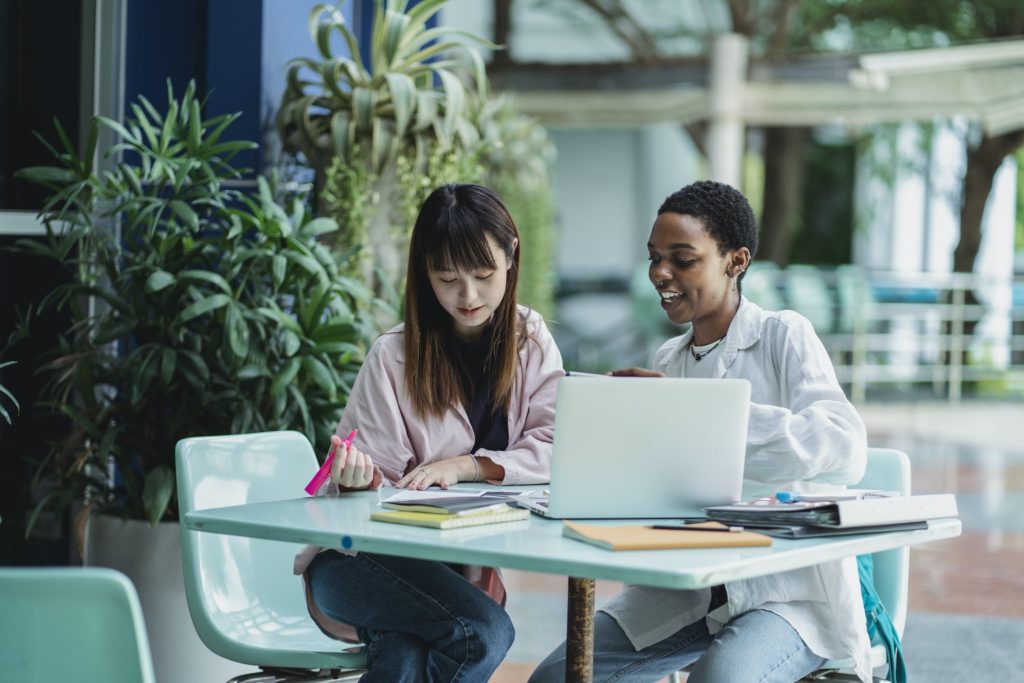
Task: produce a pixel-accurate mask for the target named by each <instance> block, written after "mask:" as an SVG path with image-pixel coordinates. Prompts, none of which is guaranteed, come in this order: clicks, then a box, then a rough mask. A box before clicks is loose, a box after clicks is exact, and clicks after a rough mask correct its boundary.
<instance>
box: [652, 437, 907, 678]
mask: <svg viewBox="0 0 1024 683" xmlns="http://www.w3.org/2000/svg"><path fill="white" fill-rule="evenodd" d="M851 488H859V489H881V490H885V491H899V492H900V494H902V495H904V496H909V495H910V458H908V457H907V454H906V453H904V452H902V451H897V450H895V449H892V448H869V449H868V462H867V468H866V469H865V470H864V476H863V477H862V478H861V480H860V481H859V482H858V483H857V484H855V485H854V486H852V487H851ZM871 559H872V560H873V562H874V580H875V590H877V591H878V597H880V598H881V600H882V605H884V606H885V609H886V611H888V612H889V615H890V616H891V617H892V621H893V625H894V626H895V627H896V632H897V633H898V634H899V635H900V637H901V638H902V637H903V627H904V626H905V625H906V623H907V592H908V588H909V577H910V548H909V547H908V546H904V547H902V548H896V549H894V550H885V551H883V552H879V553H873V554H872V555H871ZM871 665H872V667H873V668H874V669H876V670H877V669H879V668H880V667H883V666H886V665H888V662H887V661H886V654H885V648H884V647H883V646H881V645H876V644H872V647H871ZM852 672H853V660H832V661H828V662H825V664H824V665H823V666H822V667H821V668H820V669H818V670H817V671H815V672H814V673H812V674H811V675H810V676H808V677H807V678H805V679H804V680H815V681H821V680H852V679H850V678H848V677H845V676H849V675H850V674H852ZM836 673H838V674H840V675H841V676H844V677H843V678H841V679H839V678H835V679H833V678H832V675H833V674H836ZM669 679H670V680H671V681H672V683H678V681H679V680H680V679H679V675H678V674H672V676H670V677H669ZM875 680H876V681H879V680H881V681H884V680H885V679H878V678H876V679H875Z"/></svg>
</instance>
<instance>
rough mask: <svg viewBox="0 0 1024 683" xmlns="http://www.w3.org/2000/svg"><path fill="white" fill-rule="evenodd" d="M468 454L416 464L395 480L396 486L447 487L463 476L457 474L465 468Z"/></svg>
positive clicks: (412, 487)
mask: <svg viewBox="0 0 1024 683" xmlns="http://www.w3.org/2000/svg"><path fill="white" fill-rule="evenodd" d="M467 457H468V456H464V455H459V456H455V457H454V458H445V459H444V460H434V461H431V462H428V463H424V464H422V465H417V466H416V467H414V468H413V469H412V470H411V471H410V472H409V473H408V474H406V475H405V476H404V477H402V478H401V479H399V480H398V481H396V482H395V486H397V487H398V488H409V489H413V490H416V491H422V490H423V489H425V488H427V487H429V486H434V485H437V486H440V487H441V488H443V489H446V488H448V486H449V485H450V484H457V483H459V481H461V479H462V478H463V477H460V476H459V475H460V474H461V473H462V472H463V470H464V469H465V463H464V462H463V461H464V460H466V458H467Z"/></svg>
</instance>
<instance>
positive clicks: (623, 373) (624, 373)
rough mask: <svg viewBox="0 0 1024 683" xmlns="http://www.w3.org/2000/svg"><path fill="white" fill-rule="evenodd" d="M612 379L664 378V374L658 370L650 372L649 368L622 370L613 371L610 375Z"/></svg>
mask: <svg viewBox="0 0 1024 683" xmlns="http://www.w3.org/2000/svg"><path fill="white" fill-rule="evenodd" d="M608 374H610V375H611V376H612V377H664V376H665V373H664V372H658V371H657V370H648V369H647V368H622V369H621V370H612V371H611V372H610V373H608Z"/></svg>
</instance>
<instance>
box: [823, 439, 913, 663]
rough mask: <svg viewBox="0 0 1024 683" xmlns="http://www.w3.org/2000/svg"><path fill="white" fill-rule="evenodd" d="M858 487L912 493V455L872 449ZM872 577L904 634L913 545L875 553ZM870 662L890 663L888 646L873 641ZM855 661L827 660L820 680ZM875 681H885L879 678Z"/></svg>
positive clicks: (899, 629) (894, 620)
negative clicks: (887, 656) (887, 658)
mask: <svg viewBox="0 0 1024 683" xmlns="http://www.w3.org/2000/svg"><path fill="white" fill-rule="evenodd" d="M854 488H859V489H881V490H885V491H899V492H900V494H901V495H904V496H909V495H910V458H908V457H907V454H906V453H904V452H903V451H898V450H895V449H893V448H869V449H868V465H867V469H866V470H865V471H864V476H863V477H862V478H861V480H860V481H859V482H858V483H857V484H856V485H855V486H854ZM871 560H872V562H873V564H874V572H873V578H874V581H875V590H876V591H878V597H879V598H881V601H882V605H883V606H884V607H885V610H886V611H887V612H888V613H889V616H890V617H891V618H892V623H893V626H895V627H896V633H897V634H898V635H899V636H900V638H902V637H903V627H904V626H906V624H907V593H908V591H909V585H910V547H909V546H903V547H902V548H896V549H894V550H886V551H883V552H880V553H873V554H872V555H871ZM871 665H872V667H874V668H875V669H876V670H877V669H878V668H880V667H883V666H887V665H888V661H886V654H885V648H884V647H883V646H882V645H878V644H872V647H871ZM852 670H853V662H852V661H849V660H839V661H830V662H826V663H825V665H824V666H823V667H822V668H821V669H820V670H819V672H818V673H817V674H816V676H812V678H815V677H816V678H817V679H818V680H822V679H824V680H827V672H828V671H840V672H847V673H849V672H852ZM875 680H885V679H878V678H876V679H875Z"/></svg>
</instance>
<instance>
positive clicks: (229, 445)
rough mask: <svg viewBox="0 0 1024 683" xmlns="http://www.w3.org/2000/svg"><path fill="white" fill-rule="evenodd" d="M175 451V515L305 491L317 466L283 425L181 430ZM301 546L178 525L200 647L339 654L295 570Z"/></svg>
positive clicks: (265, 657)
mask: <svg viewBox="0 0 1024 683" xmlns="http://www.w3.org/2000/svg"><path fill="white" fill-rule="evenodd" d="M176 457H177V479H178V504H179V508H180V510H181V515H182V517H184V515H186V514H188V513H189V512H191V511H193V510H203V509H206V508H211V507H224V506H228V505H242V504H245V503H261V502H268V501H273V500H282V499H287V498H298V497H301V496H305V495H306V494H305V492H304V491H303V487H304V486H305V485H306V483H307V482H308V481H309V478H310V477H311V476H312V475H313V473H314V472H316V470H317V468H318V467H319V463H318V462H317V459H316V456H315V455H314V454H313V448H312V447H311V446H310V444H309V441H308V440H307V439H306V437H305V436H303V435H302V434H300V433H298V432H285V431H282V432H264V433H260V434H245V435H239V436H214V437H197V438H190V439H182V440H181V441H180V442H178V446H177V452H176ZM299 548H300V546H299V545H297V544H293V543H282V542H278V541H265V540H260V539H255V538H245V537H239V536H226V535H221V534H211V533H203V532H197V531H190V530H188V529H187V528H186V526H185V525H184V524H182V525H181V552H182V562H183V565H184V566H183V569H184V577H185V596H186V598H187V600H188V607H189V613H190V614H191V616H192V622H193V624H195V627H196V631H197V632H198V634H199V637H200V638H201V639H202V641H203V642H204V643H205V644H206V646H207V647H209V648H210V649H211V650H213V651H214V652H216V653H217V654H219V655H221V656H222V657H226V658H228V659H231V660H234V661H236V662H243V663H246V664H256V665H273V666H279V667H284V666H293V667H312V668H315V667H318V666H326V665H327V663H325V662H323V661H322V659H323V655H322V653H324V652H333V655H334V656H336V657H344V656H345V655H343V654H341V653H339V652H338V650H339V649H340V644H339V643H338V642H337V641H332V640H330V639H329V638H327V636H325V635H323V634H322V633H320V631H319V630H318V629H317V628H316V626H315V625H314V624H313V622H312V620H311V619H310V617H309V613H308V611H307V609H306V602H305V595H304V594H303V588H302V582H301V581H300V580H299V578H298V577H295V576H293V575H292V559H293V556H294V555H295V553H296V551H297V550H298V549H299ZM318 652H319V653H321V654H319V655H318V654H317V653H318ZM318 657H319V660H318V659H317V658H318ZM331 664H332V665H336V662H332V663H331Z"/></svg>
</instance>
